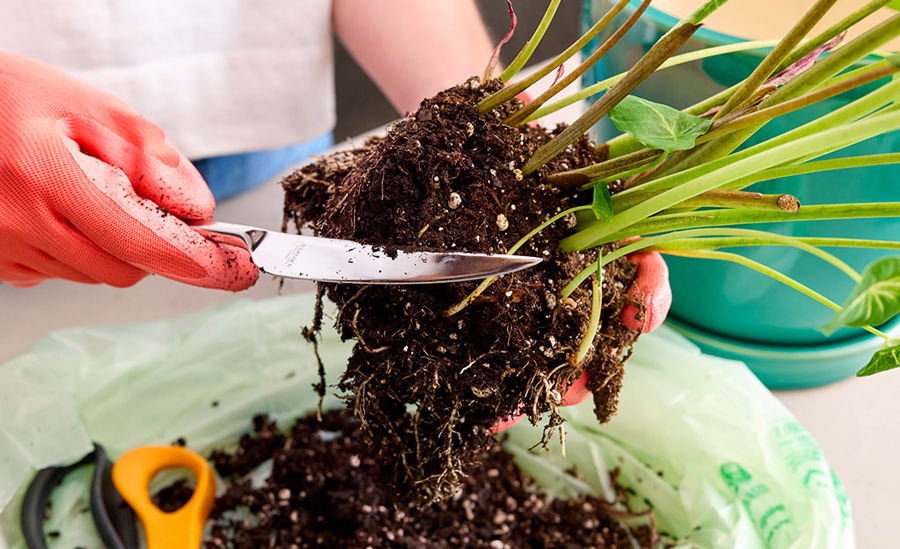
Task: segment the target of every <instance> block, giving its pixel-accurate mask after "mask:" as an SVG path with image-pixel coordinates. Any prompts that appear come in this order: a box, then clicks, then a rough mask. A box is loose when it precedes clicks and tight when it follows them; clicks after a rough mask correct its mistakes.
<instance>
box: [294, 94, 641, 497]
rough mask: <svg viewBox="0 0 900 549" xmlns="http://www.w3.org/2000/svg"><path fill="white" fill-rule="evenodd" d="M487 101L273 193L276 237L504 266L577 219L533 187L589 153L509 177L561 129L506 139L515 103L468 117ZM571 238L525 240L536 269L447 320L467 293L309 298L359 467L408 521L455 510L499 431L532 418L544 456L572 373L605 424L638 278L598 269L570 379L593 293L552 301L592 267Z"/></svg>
mask: <svg viewBox="0 0 900 549" xmlns="http://www.w3.org/2000/svg"><path fill="white" fill-rule="evenodd" d="M499 87H500V84H499V83H497V82H489V83H487V84H485V85H479V84H478V82H477V80H474V79H473V80H470V81H469V82H468V83H467V84H466V85H462V86H458V87H455V88H452V89H449V90H447V91H444V92H442V93H440V94H438V95H437V96H436V97H434V98H432V99H428V100H426V101H423V102H422V104H421V106H420V108H419V110H418V111H417V112H415V113H413V114H411V115H410V116H408V117H406V118H404V119H403V120H401V121H399V122H397V123H396V124H394V125H393V127H392V128H390V130H389V132H388V134H387V136H385V137H384V138H379V139H373V140H370V141H369V142H367V143H366V144H365V145H364V146H363V147H361V148H358V149H356V150H352V151H349V152H343V153H338V154H336V155H333V156H329V157H326V158H322V159H320V160H319V161H318V162H316V163H314V164H311V165H309V166H307V167H305V168H303V169H301V170H299V171H297V172H296V173H294V174H293V175H291V176H289V177H288V178H286V179H285V180H284V181H283V182H282V184H283V186H284V188H285V227H287V224H288V222H289V221H293V222H294V223H295V224H296V226H298V227H299V226H301V225H309V226H312V227H313V228H314V229H315V230H316V231H317V232H318V233H319V234H321V235H323V236H326V237H331V238H343V239H351V240H356V241H360V242H364V243H367V244H373V245H378V246H382V247H384V248H387V249H391V248H395V249H396V248H407V249H420V250H439V251H456V250H458V251H468V252H482V253H505V252H506V251H507V250H509V249H510V247H511V246H512V245H513V244H514V243H516V242H517V241H518V240H519V239H520V238H521V237H523V236H524V235H526V234H527V233H529V232H530V231H531V230H533V229H534V228H536V227H537V226H538V225H539V224H541V223H542V222H544V221H546V220H547V219H549V218H550V217H551V216H554V215H556V214H558V213H560V212H562V211H564V210H566V209H568V208H570V207H572V206H575V205H579V204H585V203H589V202H590V197H589V196H588V197H584V196H580V197H579V196H578V195H577V194H576V192H575V191H561V190H559V189H557V188H554V187H552V186H549V185H547V184H545V183H544V181H545V178H546V176H547V175H548V174H552V173H557V172H560V171H564V170H569V169H573V168H578V167H582V166H585V165H589V164H591V163H594V162H596V161H598V160H599V157H598V154H597V153H596V151H595V149H594V147H593V145H592V144H591V143H590V142H589V141H588V140H587V138H582V139H581V140H579V141H578V142H576V143H575V144H573V145H572V146H570V147H568V149H567V150H566V151H564V152H563V153H562V154H561V155H559V156H558V157H557V158H555V159H554V160H553V161H551V162H550V163H549V164H547V165H546V166H544V167H543V168H541V169H540V170H539V171H538V172H536V173H534V174H531V175H529V176H523V174H522V172H521V171H520V167H521V166H522V165H523V164H524V163H525V162H526V160H527V159H528V158H529V157H530V156H531V155H532V154H533V152H534V151H535V150H536V149H537V148H538V147H539V146H540V145H541V144H543V143H545V142H547V141H548V140H549V139H550V138H551V137H552V136H553V135H554V134H555V133H557V132H558V131H561V128H558V129H557V130H556V131H553V132H548V131H546V130H544V129H542V128H539V127H530V126H525V127H509V126H506V125H504V124H503V123H502V120H503V119H504V118H505V117H506V116H507V115H508V114H509V113H511V112H512V111H514V110H515V109H516V108H518V107H519V106H520V105H521V103H519V102H518V101H517V100H512V101H510V102H508V103H506V104H504V105H502V106H501V107H499V108H498V109H496V110H494V111H492V112H489V113H487V114H482V113H480V112H479V111H478V110H477V108H476V107H475V105H476V103H477V102H478V101H479V100H480V99H481V98H483V97H485V96H486V95H488V94H489V93H491V92H493V91H496V90H497V89H499ZM588 215H590V214H589V213H588ZM575 223H576V217H575V215H569V216H567V217H565V218H563V219H562V220H560V221H558V222H557V223H555V224H553V225H551V226H550V227H548V228H546V229H544V230H543V231H541V232H540V233H539V234H537V235H536V236H535V237H534V238H532V239H531V240H530V241H529V242H527V243H526V244H525V245H524V246H523V247H522V248H521V249H519V251H518V252H517V253H519V254H522V255H531V256H538V257H541V258H543V259H544V261H543V262H542V263H541V264H539V265H538V266H536V267H534V268H531V269H527V270H525V271H520V272H517V273H513V274H510V275H506V276H503V277H501V278H500V279H498V280H497V281H496V282H495V283H494V284H493V285H491V286H490V287H489V288H488V289H487V290H486V291H484V293H482V294H481V295H480V296H479V297H478V298H476V299H475V300H474V301H473V302H472V303H471V304H470V305H469V306H467V307H466V308H465V309H463V310H462V311H461V312H459V313H457V314H454V315H452V316H448V315H447V312H448V309H450V308H451V307H452V306H453V305H454V304H457V303H459V302H460V301H461V300H463V299H464V298H465V297H466V296H467V295H469V294H470V293H471V292H472V291H473V289H474V288H475V287H476V286H477V285H478V283H475V282H473V283H457V284H443V285H428V286H377V285H376V286H359V285H353V284H324V285H322V286H320V290H322V291H324V292H326V293H327V296H328V297H329V298H330V299H331V300H332V301H333V302H334V303H336V304H337V306H338V310H339V313H338V316H337V318H336V319H335V322H336V325H337V328H338V330H339V331H340V333H341V335H342V337H343V338H345V339H354V340H355V341H356V346H355V349H354V351H353V355H352V356H351V358H350V360H349V363H348V364H347V367H346V370H345V371H344V372H343V374H342V375H341V377H340V379H339V380H338V383H337V387H338V388H339V389H340V390H341V391H344V392H345V393H346V394H347V395H348V396H347V406H348V409H350V410H351V411H352V413H353V414H354V415H355V416H356V417H357V418H358V419H359V420H360V429H361V432H362V433H363V439H364V440H365V443H366V447H367V448H368V450H367V451H366V452H365V455H367V456H372V457H374V458H376V459H377V460H378V461H380V462H381V463H384V464H388V465H389V469H390V470H389V477H390V478H389V479H388V481H389V482H390V485H392V486H394V488H395V489H396V490H399V491H402V492H404V493H406V494H407V496H408V497H412V498H414V499H415V500H416V501H418V503H419V504H421V505H427V504H429V503H432V502H434V501H439V500H442V499H444V498H448V497H451V496H453V495H454V494H455V493H456V491H457V490H458V489H459V488H460V486H461V484H462V483H463V482H465V480H464V479H465V473H466V470H467V469H468V468H469V467H471V466H472V465H473V464H474V461H475V457H476V456H478V455H481V453H482V452H484V451H485V450H486V449H487V448H490V447H491V446H492V445H493V444H494V441H493V438H492V435H491V427H492V426H494V425H495V424H496V423H497V422H498V420H499V419H501V418H506V417H508V416H511V415H517V414H523V413H524V414H526V415H527V417H528V419H529V420H531V421H532V422H535V423H537V422H539V421H542V417H543V418H545V419H544V420H543V421H545V422H546V429H545V431H544V433H545V434H544V441H546V440H549V438H550V437H551V436H554V435H555V434H556V433H559V428H560V425H561V424H562V418H561V417H560V416H559V414H558V407H559V403H560V396H561V395H562V394H564V393H565V391H566V389H567V388H568V386H569V385H570V384H571V383H572V381H574V380H575V379H577V378H578V377H579V375H580V374H581V372H582V369H586V370H587V371H588V372H589V376H590V386H591V387H592V389H593V392H594V399H595V405H596V406H595V409H596V412H597V417H598V418H599V420H600V421H606V420H608V419H609V417H610V416H611V415H612V414H613V413H614V412H615V409H616V403H617V400H618V393H619V389H620V387H621V382H622V374H623V363H624V360H625V359H626V358H627V356H628V354H629V350H630V348H631V345H632V343H633V342H634V341H635V339H636V338H637V335H638V333H637V332H636V331H633V330H629V329H627V328H626V327H624V326H623V325H622V324H621V323H620V322H619V317H620V315H621V311H622V309H623V308H624V307H625V305H626V304H628V303H629V302H630V300H629V299H628V298H627V297H626V295H625V292H626V290H627V289H628V288H629V287H630V286H631V283H632V281H633V279H634V275H635V270H636V268H635V266H634V264H633V263H631V262H630V261H629V260H627V259H622V260H620V261H616V262H614V263H612V264H610V265H609V266H607V267H605V268H604V276H603V286H602V303H603V309H602V317H601V329H600V331H599V333H598V334H597V336H596V338H595V340H594V341H593V346H592V347H591V349H590V351H589V352H588V354H587V356H586V357H585V358H584V360H583V361H582V362H581V363H580V364H575V360H574V356H575V353H576V350H577V349H578V347H579V344H580V343H581V339H582V337H583V334H584V332H585V330H586V328H587V326H588V323H589V319H590V315H591V285H590V283H586V284H583V285H582V286H581V287H580V288H578V289H577V290H576V291H575V292H574V293H573V294H572V295H571V297H570V298H568V299H565V300H562V299H560V298H559V294H560V290H561V289H562V288H563V286H565V285H566V284H567V283H568V282H569V281H570V280H572V278H573V277H574V276H575V275H577V274H578V273H579V272H581V271H582V270H583V269H584V268H586V267H588V266H589V265H590V264H591V263H593V262H594V261H595V260H596V259H597V252H596V251H589V252H570V253H567V252H563V251H562V250H561V249H560V248H559V246H558V244H557V243H558V242H559V240H560V239H561V238H562V237H563V236H565V235H566V234H568V233H569V232H570V231H571V229H572V228H573V227H574V226H575ZM611 249H612V248H611V247H607V248H606V251H609V250H611ZM320 321H321V315H319V316H318V317H317V319H316V322H315V323H316V324H318V323H319V322H320ZM307 335H308V336H309V335H311V334H310V333H307ZM327 366H328V365H326V367H327ZM324 387H325V385H324V383H323V384H322V385H321V386H320V387H319V388H320V389H324ZM535 442H536V443H538V442H541V441H535Z"/></svg>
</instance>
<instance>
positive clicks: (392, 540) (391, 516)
mask: <svg viewBox="0 0 900 549" xmlns="http://www.w3.org/2000/svg"><path fill="white" fill-rule="evenodd" d="M254 430H255V432H254V434H253V435H252V436H245V437H244V438H243V439H242V440H241V443H240V447H239V448H238V450H237V451H236V452H234V453H233V454H228V453H224V452H216V453H214V454H213V456H212V461H213V463H214V464H215V467H216V469H217V470H218V472H219V474H220V475H221V476H223V477H225V478H226V479H227V480H228V482H229V484H228V486H227V489H226V491H225V493H224V494H223V495H222V496H221V497H219V498H218V499H217V501H216V504H215V507H214V509H213V513H212V516H211V519H212V520H213V527H212V531H211V534H210V536H209V537H208V538H207V539H208V541H207V542H206V544H205V547H206V548H207V549H218V548H222V547H229V548H235V549H258V548H260V547H269V548H296V549H300V548H311V547H322V548H329V547H344V548H373V549H375V548H380V547H397V548H417V549H418V548H421V549H426V548H427V549H438V548H457V547H459V548H462V547H472V548H478V547H484V548H490V549H498V548H532V547H533V548H544V547H563V548H583V547H596V548H602V547H629V548H630V547H634V545H633V544H632V540H635V541H636V542H637V543H638V545H639V546H640V547H655V546H656V544H655V541H656V535H655V532H653V531H652V530H651V529H650V528H649V527H646V526H641V527H633V526H632V527H628V526H625V525H624V523H622V522H621V521H620V520H618V519H620V518H622V517H624V516H629V515H632V514H631V513H628V512H623V511H621V510H619V508H623V507H622V506H621V505H620V506H619V508H616V507H615V506H613V505H611V504H609V503H607V502H606V501H603V500H601V499H598V498H596V497H593V496H584V497H581V498H578V499H572V500H562V499H555V500H551V499H549V498H548V497H546V496H544V495H543V494H541V493H540V492H539V491H537V490H535V486H534V484H533V481H532V480H531V478H530V477H529V476H528V475H527V474H525V473H523V472H522V471H520V470H519V469H518V468H517V467H516V465H515V463H514V462H513V458H512V456H511V455H510V454H509V453H508V452H506V451H505V450H504V449H503V445H502V444H501V443H500V442H496V441H495V442H494V443H492V444H491V445H490V446H489V447H488V448H486V449H484V450H482V451H481V452H480V453H479V454H478V455H477V456H475V458H476V459H475V462H476V465H475V466H474V467H473V468H472V469H471V470H470V471H469V474H468V476H467V478H466V479H465V480H464V481H463V483H462V487H461V488H462V489H461V491H460V492H459V493H458V494H457V495H456V496H454V497H453V498H449V499H446V500H444V501H441V502H439V503H435V504H432V505H430V506H427V507H425V508H421V509H420V508H417V507H416V506H415V505H413V504H412V503H411V502H409V501H408V500H405V499H403V498H400V497H398V494H396V493H395V492H392V491H390V490H385V489H384V487H383V485H381V484H380V483H379V479H380V478H382V475H381V471H380V469H381V466H380V464H379V463H378V462H377V461H376V460H375V459H373V458H372V457H366V452H365V451H364V450H365V448H364V446H363V444H364V443H363V434H362V433H361V432H360V430H359V422H358V421H357V420H356V419H355V418H352V417H350V416H349V415H348V414H346V413H342V412H329V413H326V414H324V416H323V417H322V420H321V421H319V420H317V419H316V417H315V415H310V416H309V417H307V418H306V419H303V420H300V421H298V422H297V424H296V425H295V426H294V427H293V428H292V429H291V430H290V431H289V432H287V433H280V432H279V431H278V430H277V428H276V426H275V425H274V424H273V423H270V422H269V421H267V420H265V419H264V418H261V417H260V418H256V419H255V420H254ZM270 458H271V459H272V461H273V463H272V474H271V477H270V478H269V479H268V480H267V481H265V483H264V484H263V485H262V486H260V487H257V488H253V487H251V486H250V484H249V481H246V480H242V479H241V477H242V476H243V475H245V474H246V473H248V472H250V471H252V470H253V469H254V468H256V467H257V466H258V465H260V464H261V463H262V462H263V461H265V460H266V459H270ZM190 494H191V489H190V488H189V487H187V486H186V485H185V484H184V483H178V484H176V485H174V486H173V487H170V488H168V489H166V490H165V491H164V492H161V493H160V494H158V495H157V498H156V501H157V503H158V504H160V505H161V506H163V508H164V509H169V510H171V509H177V508H178V507H179V506H180V505H182V504H183V503H184V502H185V501H187V499H189V498H190ZM622 499H624V497H622Z"/></svg>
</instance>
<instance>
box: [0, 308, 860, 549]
mask: <svg viewBox="0 0 900 549" xmlns="http://www.w3.org/2000/svg"><path fill="white" fill-rule="evenodd" d="M312 303H313V297H312V295H310V294H303V295H295V296H289V297H281V298H276V299H271V300H266V301H259V302H249V301H248V302H239V303H233V304H229V305H225V306H221V307H216V308H213V309H209V310H206V311H201V312H199V313H195V314H192V315H188V316H185V317H182V318H178V319H174V320H168V321H162V322H152V323H145V324H136V325H129V326H117V327H110V328H101V329H73V330H66V331H62V332H59V333H56V334H53V335H51V336H49V337H48V338H46V339H45V340H43V341H41V342H40V343H38V344H37V345H36V346H35V347H33V348H32V349H31V350H29V351H28V352H27V353H25V354H23V355H21V356H19V357H18V358H16V359H14V360H12V361H11V362H9V363H7V364H6V365H4V366H2V367H0V509H2V512H0V549H5V548H7V547H8V548H15V549H19V548H21V547H24V545H23V542H22V540H21V535H20V533H19V526H18V524H19V505H20V502H21V498H22V495H23V494H24V490H25V488H26V487H27V483H28V482H29V481H30V479H31V476H32V475H33V474H34V472H35V471H36V470H37V469H40V468H43V467H46V466H50V465H58V464H63V463H70V462H74V461H76V460H78V459H79V458H80V457H82V456H83V455H84V454H86V453H87V452H89V451H90V449H91V441H97V442H99V443H101V444H103V445H104V446H105V447H106V449H107V451H108V452H109V454H110V456H111V457H112V458H113V459H115V458H117V457H118V456H119V455H121V454H122V453H124V452H125V451H127V450H128V449H130V448H133V447H136V446H141V445H145V444H166V443H170V442H172V441H174V440H176V439H178V438H181V437H183V438H185V439H186V440H187V443H188V446H189V447H191V448H192V449H194V450H196V451H199V452H201V453H206V452H209V451H210V450H211V449H213V448H219V447H223V446H226V445H228V444H231V443H233V442H235V441H236V440H237V439H238V438H239V437H240V435H241V434H243V433H245V432H247V431H248V430H249V428H250V419H251V418H252V417H253V416H254V415H256V414H259V413H267V414H269V415H270V416H272V417H273V418H274V419H275V420H277V421H279V422H283V423H287V422H290V421H291V420H292V419H293V418H295V417H297V416H299V415H303V414H305V413H306V412H308V411H310V410H312V409H314V407H315V405H316V403H317V398H318V397H317V396H316V395H315V394H314V392H313V390H312V387H311V386H312V384H313V383H314V382H316V381H317V379H318V378H317V375H316V371H317V368H318V366H317V363H316V360H315V357H314V355H313V353H312V349H311V347H310V346H309V345H308V344H307V343H306V342H305V341H303V339H302V337H301V336H300V329H301V327H302V326H303V325H305V324H308V322H309V321H310V320H311V317H312ZM320 352H321V355H322V359H323V361H324V362H325V365H326V369H327V371H328V375H329V381H330V382H334V381H335V379H336V378H337V376H338V372H339V370H340V368H341V366H342V364H343V363H344V362H345V361H346V358H347V356H348V355H349V352H350V345H349V344H345V343H341V342H340V341H339V340H338V338H337V336H336V334H333V333H326V334H325V335H324V340H323V341H322V342H321V344H320ZM338 405H339V402H338V401H337V399H336V398H335V397H333V396H330V397H328V399H327V400H326V406H327V407H333V406H338ZM566 416H567V418H568V420H569V421H568V423H567V424H566V425H567V436H566V454H567V458H566V459H565V460H563V459H562V458H561V456H560V452H559V450H558V449H554V450H553V451H551V452H550V453H549V454H544V453H543V452H539V453H534V452H529V451H528V450H527V448H530V447H531V446H533V445H534V444H535V442H537V441H538V440H539V439H540V428H535V427H532V426H530V425H528V424H527V423H525V422H521V423H519V424H518V425H516V426H515V427H514V428H512V429H510V431H509V433H510V439H509V441H508V444H507V446H508V448H509V449H510V451H512V452H514V453H515V454H516V456H517V459H518V462H519V464H520V466H521V467H523V468H524V469H525V470H527V471H528V472H530V473H531V474H532V475H533V476H534V477H535V478H536V480H537V481H538V482H539V483H540V484H541V485H542V486H544V487H545V489H547V490H549V491H551V493H553V494H554V495H559V496H566V495H573V494H577V493H580V492H585V491H594V492H596V493H600V494H604V495H606V496H607V497H609V496H610V495H611V484H610V478H609V475H608V471H609V470H610V469H618V470H619V471H620V476H619V481H620V482H621V483H623V484H624V485H626V486H628V487H630V488H632V489H633V490H634V492H635V494H636V495H635V496H634V499H635V501H634V502H633V504H634V506H635V507H636V508H638V509H640V508H641V506H642V505H645V503H644V501H643V500H646V502H649V504H650V505H652V507H653V509H654V513H653V514H654V518H655V520H656V524H657V526H658V527H659V529H660V531H662V532H664V533H666V534H668V535H670V536H672V537H673V538H674V539H675V540H677V541H678V547H704V548H705V547H710V548H712V547H722V548H729V549H730V548H740V549H743V548H769V547H772V548H781V547H797V548H804V549H806V548H810V547H822V548H832V547H833V548H842V549H843V548H847V547H853V544H854V543H853V527H852V522H851V519H850V511H849V503H848V501H847V498H846V496H845V495H844V491H843V488H842V487H841V484H840V482H839V481H838V479H837V477H836V476H835V475H834V474H833V473H832V471H831V469H830V468H829V467H828V465H827V463H826V461H825V459H824V457H823V455H822V452H821V449H820V448H819V447H818V445H817V444H816V443H815V441H814V440H813V439H812V438H811V437H810V435H809V434H808V433H807V432H806V430H804V429H803V427H802V426H800V425H799V424H798V423H797V421H796V420H795V419H794V418H793V417H792V416H791V415H790V413H789V412H788V411H787V410H786V409H785V408H784V407H783V406H782V405H781V404H780V403H779V402H778V401H777V400H776V399H775V398H774V397H773V396H772V395H771V394H770V393H769V392H768V391H766V390H765V389H764V388H763V387H762V385H760V383H759V382H758V381H757V380H756V378H754V377H753V376H752V374H750V373H749V371H748V370H747V369H746V368H745V367H744V366H743V365H742V364H740V363H737V362H730V361H725V360H721V359H716V358H712V357H707V356H704V355H702V354H700V353H699V352H698V351H697V350H696V349H695V348H693V347H692V346H690V344H688V343H686V341H685V340H683V339H681V338H680V337H679V336H677V335H676V334H674V332H672V331H670V330H667V329H665V328H663V329H661V330H659V331H657V332H655V333H653V334H648V335H645V336H643V337H642V338H641V340H640V342H639V343H638V345H637V346H636V348H635V351H634V356H633V357H632V358H631V360H630V361H629V363H628V367H627V372H626V376H625V387H624V390H623V392H622V395H621V402H620V408H619V413H618V414H617V415H616V416H615V418H614V419H613V420H612V421H611V422H610V423H608V424H606V425H603V426H600V425H598V424H597V422H596V420H595V419H594V418H593V414H592V410H591V404H590V402H587V403H585V404H583V405H580V406H574V407H570V408H567V409H566ZM573 467H574V468H577V469H578V470H579V471H580V472H581V473H582V480H580V481H579V480H576V479H574V478H573V477H571V476H568V475H566V474H565V473H564V471H565V470H568V469H571V468H573ZM89 475H90V471H87V470H84V471H79V472H78V473H75V474H73V475H70V476H69V477H68V478H67V479H66V481H65V482H64V483H63V485H62V486H60V488H59V489H57V491H56V494H55V496H54V498H55V499H54V502H53V513H52V516H51V519H50V521H49V523H48V524H47V526H46V530H47V531H57V532H59V533H60V536H59V537H57V538H55V539H54V540H52V543H51V546H52V547H65V548H67V549H68V548H71V547H78V546H81V547H91V548H93V547H100V546H101V545H100V542H99V540H98V538H97V537H96V533H95V532H94V529H93V525H92V523H91V521H90V514H89V513H86V512H85V510H86V508H87V501H86V497H87V488H86V487H87V481H88V477H89Z"/></svg>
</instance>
